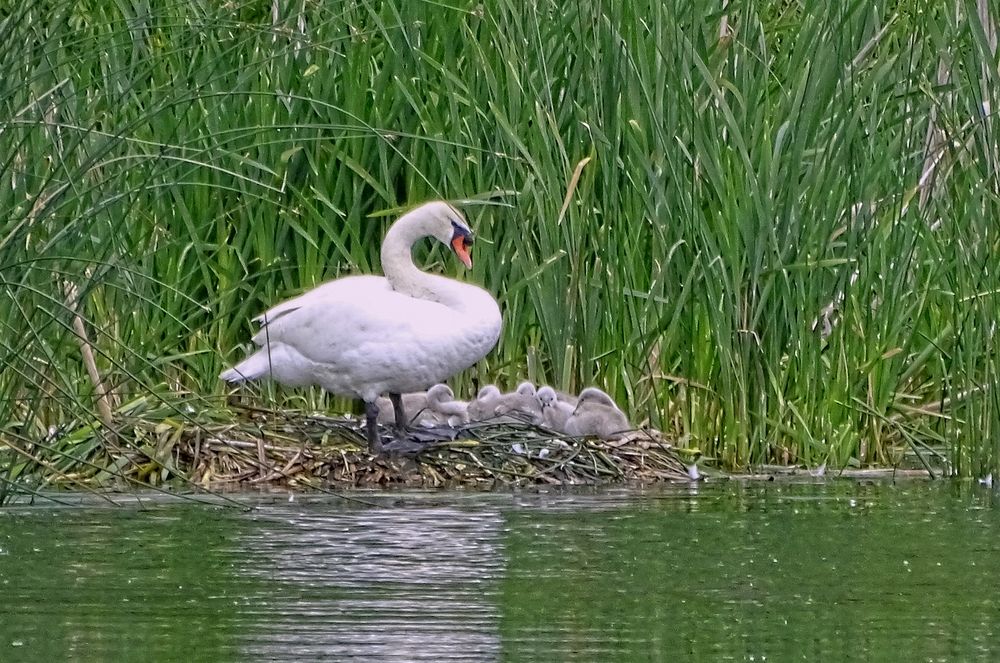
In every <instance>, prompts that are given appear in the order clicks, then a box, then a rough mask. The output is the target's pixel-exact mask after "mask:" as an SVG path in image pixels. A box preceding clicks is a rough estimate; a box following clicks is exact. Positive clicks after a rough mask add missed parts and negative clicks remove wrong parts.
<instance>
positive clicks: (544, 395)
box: [535, 385, 556, 407]
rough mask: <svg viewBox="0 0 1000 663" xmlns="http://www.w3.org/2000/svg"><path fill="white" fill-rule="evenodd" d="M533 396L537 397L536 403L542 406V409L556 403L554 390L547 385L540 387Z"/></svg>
mask: <svg viewBox="0 0 1000 663" xmlns="http://www.w3.org/2000/svg"><path fill="white" fill-rule="evenodd" d="M535 396H537V397H538V402H539V403H541V404H542V407H550V406H552V405H553V404H554V403H555V402H556V390H555V389H553V388H552V387H550V386H548V385H545V386H544V387H540V388H539V389H538V393H536V394H535Z"/></svg>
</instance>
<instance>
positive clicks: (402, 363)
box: [220, 202, 501, 453]
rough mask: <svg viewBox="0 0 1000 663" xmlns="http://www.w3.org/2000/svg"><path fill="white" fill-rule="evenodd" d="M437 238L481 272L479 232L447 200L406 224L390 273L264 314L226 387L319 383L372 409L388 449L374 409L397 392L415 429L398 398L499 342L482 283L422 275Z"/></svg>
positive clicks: (392, 238) (344, 283)
mask: <svg viewBox="0 0 1000 663" xmlns="http://www.w3.org/2000/svg"><path fill="white" fill-rule="evenodd" d="M422 237H434V238H435V239H437V240H438V241H439V242H441V243H443V244H445V245H448V246H450V247H451V248H452V250H453V251H454V252H455V255H456V256H458V258H459V259H460V260H461V261H462V262H463V263H464V264H465V266H466V267H471V266H472V258H471V257H470V256H469V249H470V247H471V245H472V230H470V229H469V226H468V225H467V224H466V222H465V220H464V219H463V217H462V215H461V214H460V213H459V212H458V210H456V209H455V208H454V207H452V206H451V205H449V204H447V203H444V202H432V203H427V204H426V205H422V206H421V207H418V208H416V209H414V210H413V211H411V212H409V213H407V214H405V215H403V216H402V217H400V219H399V220H398V221H396V223H394V224H393V225H392V227H391V228H389V231H388V232H387V233H386V235H385V239H384V240H383V242H382V269H383V271H384V272H385V277H381V276H372V275H365V276H347V277H343V278H339V279H336V280H333V281H329V282H327V283H324V284H322V285H320V286H317V287H316V288H313V289H312V290H310V291H308V292H306V293H304V294H302V295H299V296H298V297H295V298H293V299H289V300H288V301H285V302H283V303H281V304H278V305H277V306H275V307H274V308H272V309H270V310H269V311H267V312H265V313H264V314H263V315H260V316H258V317H257V318H255V320H257V321H259V322H260V323H261V329H260V331H259V332H257V334H256V335H255V336H254V337H253V341H254V343H256V344H257V345H258V346H260V349H259V350H257V352H255V353H254V354H252V355H250V356H249V357H247V358H246V359H244V360H243V361H241V362H240V363H239V364H237V365H236V366H234V367H232V368H230V369H228V370H226V371H223V372H222V374H221V375H220V377H221V378H222V379H223V380H226V381H227V382H243V381H245V380H255V379H257V378H261V377H271V378H272V379H274V380H275V381H277V382H279V383H282V384H285V385H290V386H305V385H317V386H319V387H322V388H323V389H325V390H326V391H328V392H330V393H333V394H338V395H343V396H354V397H357V398H360V399H362V400H363V401H364V402H365V415H366V429H365V430H366V433H367V437H368V443H369V448H370V450H371V451H372V452H373V453H378V452H380V451H381V443H380V441H379V438H378V426H377V421H376V417H377V416H378V407H377V405H376V403H375V400H376V398H378V396H379V395H380V394H384V393H388V394H389V396H390V398H391V399H392V402H393V403H394V404H397V403H398V406H397V407H396V408H394V410H395V414H396V424H397V426H398V427H399V428H405V427H406V417H405V412H404V408H403V405H402V400H401V399H400V397H399V395H400V394H402V393H406V392H414V391H419V390H420V389H424V388H426V387H427V386H428V385H431V384H434V383H435V382H442V381H444V380H445V379H446V378H448V377H450V376H452V375H454V374H456V373H458V372H459V371H461V370H463V369H466V368H468V367H469V366H472V365H473V364H475V363H476V362H477V361H479V360H480V359H482V358H483V357H484V356H486V353H488V352H489V351H490V350H491V349H493V346H495V345H496V342H497V339H498V338H499V336H500V324H501V319H500V309H499V307H498V306H497V302H496V300H495V299H493V297H492V296H491V295H490V294H489V293H488V292H486V291H485V290H483V289H482V288H479V287H477V286H474V285H470V284H466V283H461V282H459V281H456V280H454V279H449V278H445V277H443V276H435V275H432V274H428V273H426V272H423V271H421V270H419V269H417V267H416V265H414V264H413V257H412V255H411V251H412V247H413V244H414V243H415V242H416V241H417V240H419V239H420V238H422Z"/></svg>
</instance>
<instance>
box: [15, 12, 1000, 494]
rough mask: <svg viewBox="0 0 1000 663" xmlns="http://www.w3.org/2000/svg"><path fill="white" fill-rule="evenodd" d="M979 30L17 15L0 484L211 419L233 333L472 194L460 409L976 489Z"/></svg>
mask: <svg viewBox="0 0 1000 663" xmlns="http://www.w3.org/2000/svg"><path fill="white" fill-rule="evenodd" d="M979 4H980V5H982V6H977V5H976V4H974V3H972V2H961V1H960V2H958V3H957V4H951V3H938V4H937V5H932V4H929V3H926V2H921V1H916V0H914V1H911V2H893V3H876V4H874V5H873V4H872V3H867V2H848V3H787V2H730V3H728V5H726V6H723V4H722V3H721V2H716V3H700V2H693V1H686V0H667V1H666V2H664V1H661V0H655V1H653V0H635V1H633V2H606V1H602V0H590V1H586V0H585V1H581V2H574V3H557V2H548V1H540V2H534V3H521V2H514V1H513V0H501V1H499V2H491V3H478V2H465V1H460V2H458V3H445V4H442V3H436V2H435V3H431V2H353V1H345V2H311V1H309V0H295V1H289V2H281V1H277V0H276V1H275V2H274V3H273V4H272V3H262V2H244V3H232V2H230V3H218V2H204V1H199V0H171V1H170V2H166V3H144V2H133V1H131V0H130V1H126V0H116V1H114V2H107V1H105V0H82V1H75V2H69V1H68V0H48V1H42V2H33V3H11V4H10V5H8V9H7V13H6V14H4V15H3V17H2V19H0V37H2V39H0V44H2V46H0V72H2V73H0V76H2V77H3V85H2V86H0V118H3V119H2V120H0V182H2V184H0V210H2V215H0V320H2V321H3V327H2V334H0V365H2V366H3V374H2V377H0V422H2V425H3V429H2V430H3V432H2V435H3V441H4V443H5V444H6V445H7V451H0V477H3V479H2V480H0V491H3V490H4V489H5V488H4V487H5V486H10V485H12V484H13V483H14V482H18V481H22V483H23V480H24V479H25V477H27V475H29V474H31V473H33V472H36V471H37V470H39V469H40V468H41V469H45V470H47V474H49V475H50V476H52V475H53V474H54V475H55V476H58V477H61V478H63V479H65V478H66V476H67V475H68V476H69V478H70V479H72V477H73V473H74V472H77V471H79V470H80V463H79V462H78V461H79V459H87V460H89V461H91V462H94V463H95V464H96V465H98V466H99V465H100V464H101V462H102V459H104V460H106V459H107V458H110V457H111V456H110V455H109V454H108V445H116V444H121V445H126V446H128V445H138V446H142V445H146V446H147V447H149V446H152V447H154V451H155V447H156V444H158V442H157V441H156V439H155V436H154V438H150V437H149V435H148V433H144V432H142V431H140V430H139V429H138V428H135V427H130V426H131V424H130V423H129V422H132V421H134V420H135V419H136V418H138V417H142V418H145V419H155V420H161V421H170V422H182V421H187V422H188V423H193V424H196V423H197V422H198V421H200V420H203V419H204V418H205V417H219V416H226V415H225V409H224V407H223V405H222V403H223V401H222V400H221V399H222V394H223V391H224V390H223V386H222V385H221V384H219V382H218V381H217V378H216V376H217V374H218V372H219V370H220V368H221V367H222V366H223V365H224V364H226V363H227V362H230V361H232V360H233V359H235V358H237V357H238V356H240V355H241V354H242V352H243V348H241V344H243V343H245V341H246V338H247V337H248V334H249V327H250V323H249V322H248V320H249V318H250V317H251V316H252V315H254V314H256V313H257V312H259V311H260V310H262V309H263V308H264V307H265V306H267V305H268V304H270V303H273V302H274V301H276V300H278V299H280V298H282V297H285V296H288V295H291V294H294V293H296V292H299V291H301V290H302V289H304V288H307V287H309V286H311V285H314V284H316V283H319V282H320V281H322V280H324V279H328V278H331V277H335V276H337V275H338V274H342V273H346V272H350V271H375V270H377V269H378V258H377V256H378V246H379V240H380V238H381V236H382V234H383V233H384V231H385V229H386V227H387V224H388V222H389V218H391V216H392V215H393V214H395V213H396V212H398V210H399V209H401V208H403V207H405V206H407V205H409V204H412V203H414V202H418V201H421V200H425V199H428V198H431V197H447V198H451V199H457V200H465V201H466V203H467V205H466V211H467V212H468V215H469V217H470V220H471V222H472V224H473V226H474V227H475V228H476V230H477V232H478V234H479V235H480V236H481V237H482V238H483V239H484V240H485V241H484V242H482V243H481V244H479V245H477V246H478V247H479V248H478V249H477V252H476V256H475V258H476V266H475V268H474V269H473V271H472V273H471V275H468V276H467V277H466V278H469V279H471V280H472V281H476V282H480V283H483V284H484V285H485V286H486V287H487V288H488V289H489V290H490V291H491V292H494V293H495V294H496V295H497V296H498V298H499V299H500V301H501V307H502V309H503V311H504V322H505V327H504V332H503V336H502V338H501V341H500V344H499V347H498V349H497V350H496V351H495V352H494V353H493V354H492V355H490V357H488V358H487V360H486V361H484V362H481V363H480V364H479V365H478V366H477V367H475V368H473V369H470V371H469V372H468V373H467V374H465V375H463V376H460V377H459V378H458V381H457V386H458V387H459V388H460V390H461V391H464V392H465V393H468V392H469V391H470V390H471V389H472V388H473V386H474V383H475V382H477V381H486V380H489V381H499V382H501V383H510V382H513V381H514V380H516V379H517V378H518V377H521V376H523V375H530V377H532V378H533V379H535V380H537V381H540V382H541V381H548V382H553V383H556V384H558V385H559V386H561V387H564V388H567V389H577V388H579V387H580V386H582V385H585V384H590V383H593V382H597V383H600V384H602V385H604V386H606V387H607V388H608V389H609V390H610V391H611V392H613V393H614V394H615V395H616V396H617V397H618V398H619V399H620V400H622V401H623V402H625V403H627V404H628V406H627V408H628V409H629V410H630V411H631V412H632V413H633V415H634V419H635V420H636V421H637V422H647V423H649V424H650V425H652V426H656V427H658V428H662V429H664V430H666V431H669V432H670V433H671V434H673V435H674V436H676V438H677V439H678V441H679V443H680V444H683V445H688V446H692V447H697V448H700V449H701V450H702V451H703V452H704V453H706V454H708V455H710V456H714V457H717V458H719V459H721V460H722V461H723V462H724V463H725V464H726V465H727V466H729V467H746V466H748V465H751V464H754V463H762V462H775V461H777V462H783V461H797V462H804V463H808V464H813V465H818V464H822V463H829V464H831V465H833V466H842V465H845V464H848V463H852V462H853V463H861V464H866V463H891V462H895V461H896V460H898V457H899V454H900V453H903V452H906V451H911V452H917V453H919V454H921V457H925V456H926V455H927V454H929V453H930V452H931V451H935V452H938V451H942V450H943V451H944V452H945V453H946V454H947V460H948V461H949V462H950V465H951V467H952V468H953V469H954V471H955V472H957V473H959V474H966V475H968V474H979V473H985V472H987V471H990V470H992V471H997V470H998V469H1000V467H998V453H997V451H998V439H1000V438H998V434H1000V400H998V396H997V390H996V387H997V384H996V383H997V366H996V351H995V346H994V329H995V322H994V321H995V319H996V318H997V311H998V293H1000V277H998V272H997V269H996V265H995V264H994V256H996V255H997V251H998V236H997V224H996V219H997V218H998V211H1000V200H998V186H997V185H998V179H997V169H998V165H1000V163H998V160H1000V155H998V149H997V140H996V128H997V124H996V119H995V117H994V115H993V113H992V110H991V109H992V105H995V97H996V89H997V86H996V76H997V60H996V55H995V37H994V36H993V35H994V34H995V33H994V32H993V28H992V26H991V23H990V20H989V16H990V13H991V12H992V15H993V16H996V15H997V11H996V8H988V7H986V6H985V3H983V2H980V3H979ZM418 255H419V257H420V258H421V260H422V261H423V262H424V263H425V264H428V265H432V266H438V267H437V268H440V269H443V270H444V271H445V272H448V273H452V272H454V273H457V268H456V267H454V266H453V261H452V260H450V259H448V257H447V256H445V255H444V253H443V252H441V251H439V250H438V249H430V250H429V251H428V250H426V249H422V250H421V251H420V252H419V254H418ZM67 284H71V285H72V287H75V288H77V289H78V290H79V298H78V300H79V303H78V304H77V305H76V310H77V311H78V312H79V315H80V316H81V318H82V319H83V320H84V321H85V329H86V332H87V336H88V343H81V340H80V339H79V337H78V334H77V332H76V331H74V330H75V328H74V322H73V319H74V314H73V311H72V310H71V309H73V308H74V307H73V306H72V302H71V301H70V299H68V298H67V295H66V288H67ZM84 346H86V347H92V348H93V351H94V353H95V357H96V358H95V362H94V364H95V366H94V368H96V369H97V374H98V375H99V378H100V381H103V383H104V385H103V386H102V385H101V383H100V382H98V381H95V380H94V379H93V378H91V376H90V375H89V374H88V372H87V370H86V368H87V367H86V365H85V364H86V362H85V361H84V360H83V359H82V354H81V348H82V347H84ZM105 389H106V390H108V391H110V392H111V394H112V395H111V397H110V398H111V402H110V404H109V405H110V407H112V408H113V410H114V411H113V418H114V425H115V426H116V427H118V428H119V433H120V434H119V435H118V436H113V437H108V436H104V435H100V434H97V432H99V431H100V430H101V429H104V428H107V422H106V421H104V419H106V417H104V418H102V416H101V415H100V412H99V410H98V408H97V405H96V403H97V402H98V400H99V399H98V398H97V396H99V395H100V394H99V392H102V391H104V390H105ZM262 397H263V398H267V399H274V401H275V402H276V403H279V404H281V403H285V404H288V403H291V404H302V403H303V402H305V403H306V404H308V405H311V406H312V405H316V404H317V401H316V400H315V398H316V394H312V393H309V394H302V393H294V392H290V391H283V390H274V389H269V388H264V391H263V393H262ZM301 399H306V401H302V400H301ZM143 430H144V429H143ZM117 469H121V468H117ZM113 474H114V472H112V475H113Z"/></svg>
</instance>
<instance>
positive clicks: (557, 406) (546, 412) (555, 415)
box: [535, 385, 576, 433]
mask: <svg viewBox="0 0 1000 663" xmlns="http://www.w3.org/2000/svg"><path fill="white" fill-rule="evenodd" d="M559 393H560V392H557V391H556V390H555V389H553V388H552V387H550V386H548V385H545V386H544V387H540V388H539V389H538V392H537V393H536V394H535V395H536V396H537V397H538V402H539V403H541V405H542V425H543V426H545V427H546V428H549V429H552V430H554V431H556V432H557V433H564V432H566V420H567V419H569V417H570V415H572V414H573V411H574V410H575V409H576V408H575V406H574V405H571V404H570V403H569V402H568V401H565V400H563V399H561V398H559ZM573 400H574V401H575V400H576V399H573Z"/></svg>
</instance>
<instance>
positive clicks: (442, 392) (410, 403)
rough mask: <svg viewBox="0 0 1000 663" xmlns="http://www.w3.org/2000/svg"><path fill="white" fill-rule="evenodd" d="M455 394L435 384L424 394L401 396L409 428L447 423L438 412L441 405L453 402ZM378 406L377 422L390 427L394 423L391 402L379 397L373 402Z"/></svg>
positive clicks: (445, 418)
mask: <svg viewBox="0 0 1000 663" xmlns="http://www.w3.org/2000/svg"><path fill="white" fill-rule="evenodd" d="M454 399H455V394H454V392H453V391H452V390H451V387H449V386H448V385H446V384H436V385H434V386H433V387H431V388H430V389H428V390H427V391H426V392H424V391H416V392H413V393H410V394H403V412H405V413H406V415H407V416H408V417H410V421H409V423H410V425H411V426H423V427H429V426H438V425H440V424H442V423H447V418H448V416H447V415H444V416H442V414H443V413H442V412H441V411H440V410H439V408H440V407H441V404H443V403H447V402H449V401H452V402H458V401H455V400H454ZM375 404H376V405H377V406H378V422H379V423H380V424H387V425H391V424H394V423H395V422H396V418H395V412H394V410H393V408H392V401H391V400H389V399H388V398H385V397H384V396H383V397H380V398H378V399H377V400H376V401H375Z"/></svg>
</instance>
